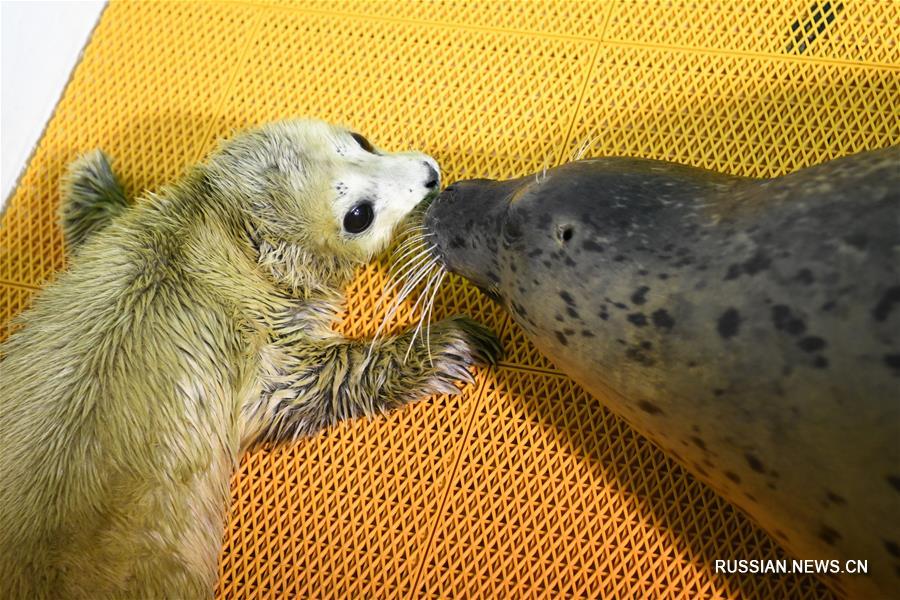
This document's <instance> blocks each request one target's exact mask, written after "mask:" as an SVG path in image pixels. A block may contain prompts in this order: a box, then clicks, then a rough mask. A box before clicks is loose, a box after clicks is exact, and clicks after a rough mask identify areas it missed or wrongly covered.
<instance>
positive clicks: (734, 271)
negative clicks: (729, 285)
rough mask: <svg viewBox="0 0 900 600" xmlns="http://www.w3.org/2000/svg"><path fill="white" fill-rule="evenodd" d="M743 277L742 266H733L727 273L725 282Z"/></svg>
mask: <svg viewBox="0 0 900 600" xmlns="http://www.w3.org/2000/svg"><path fill="white" fill-rule="evenodd" d="M740 276H741V265H731V266H730V267H728V271H727V272H726V273H725V277H724V280H725V281H730V280H732V279H737V278H738V277H740Z"/></svg>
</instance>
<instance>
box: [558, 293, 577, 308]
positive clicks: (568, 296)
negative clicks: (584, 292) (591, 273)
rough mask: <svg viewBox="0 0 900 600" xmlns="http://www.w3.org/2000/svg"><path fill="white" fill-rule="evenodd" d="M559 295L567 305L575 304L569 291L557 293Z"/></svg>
mask: <svg viewBox="0 0 900 600" xmlns="http://www.w3.org/2000/svg"><path fill="white" fill-rule="evenodd" d="M559 297H560V298H562V299H563V302H565V303H566V304H568V305H569V306H575V298H573V297H572V295H571V294H570V293H569V292H566V291H562V292H560V293H559Z"/></svg>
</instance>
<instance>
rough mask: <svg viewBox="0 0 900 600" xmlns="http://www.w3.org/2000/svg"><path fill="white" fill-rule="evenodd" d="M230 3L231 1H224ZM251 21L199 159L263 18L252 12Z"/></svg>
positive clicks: (204, 139) (207, 145)
mask: <svg viewBox="0 0 900 600" xmlns="http://www.w3.org/2000/svg"><path fill="white" fill-rule="evenodd" d="M226 4H231V3H226ZM252 18H253V22H252V25H251V26H250V32H249V34H248V35H247V43H246V44H245V45H244V47H243V48H242V49H241V52H240V54H239V55H238V57H237V60H235V63H234V67H233V69H232V72H231V75H229V77H228V83H227V84H226V85H225V87H224V88H223V91H222V99H221V100H220V101H219V105H218V106H216V110H215V112H213V118H212V120H211V121H210V123H209V127H208V128H207V130H206V133H205V134H203V137H202V138H201V139H202V142H201V143H202V147H201V148H199V149H198V154H197V159H198V160H199V159H200V158H201V157H202V154H203V152H204V151H205V149H208V148H209V147H210V145H211V144H212V137H213V133H214V132H215V131H216V124H217V122H218V120H219V118H220V117H221V116H222V113H223V112H224V110H225V104H226V102H227V101H228V97H229V94H230V93H231V89H232V87H233V86H234V82H235V80H236V79H237V76H238V73H240V71H241V66H242V65H243V64H244V60H245V59H246V58H247V53H248V52H249V51H250V46H252V45H253V43H254V42H255V41H256V36H257V34H258V33H259V31H260V29H261V28H262V23H263V19H262V18H261V17H260V16H259V15H258V14H255V13H254V14H253V16H252Z"/></svg>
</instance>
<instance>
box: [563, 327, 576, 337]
mask: <svg viewBox="0 0 900 600" xmlns="http://www.w3.org/2000/svg"><path fill="white" fill-rule="evenodd" d="M563 333H564V334H566V335H567V336H569V335H572V334H574V333H575V330H574V329H569V328H566V329H563Z"/></svg>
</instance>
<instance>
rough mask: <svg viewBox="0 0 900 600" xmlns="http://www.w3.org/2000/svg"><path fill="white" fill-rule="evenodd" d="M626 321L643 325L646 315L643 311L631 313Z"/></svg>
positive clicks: (637, 325) (639, 325)
mask: <svg viewBox="0 0 900 600" xmlns="http://www.w3.org/2000/svg"><path fill="white" fill-rule="evenodd" d="M628 322H629V323H631V324H632V325H634V326H636V327H643V326H644V325H646V324H647V317H646V316H645V315H644V313H631V314H630V315H628Z"/></svg>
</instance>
